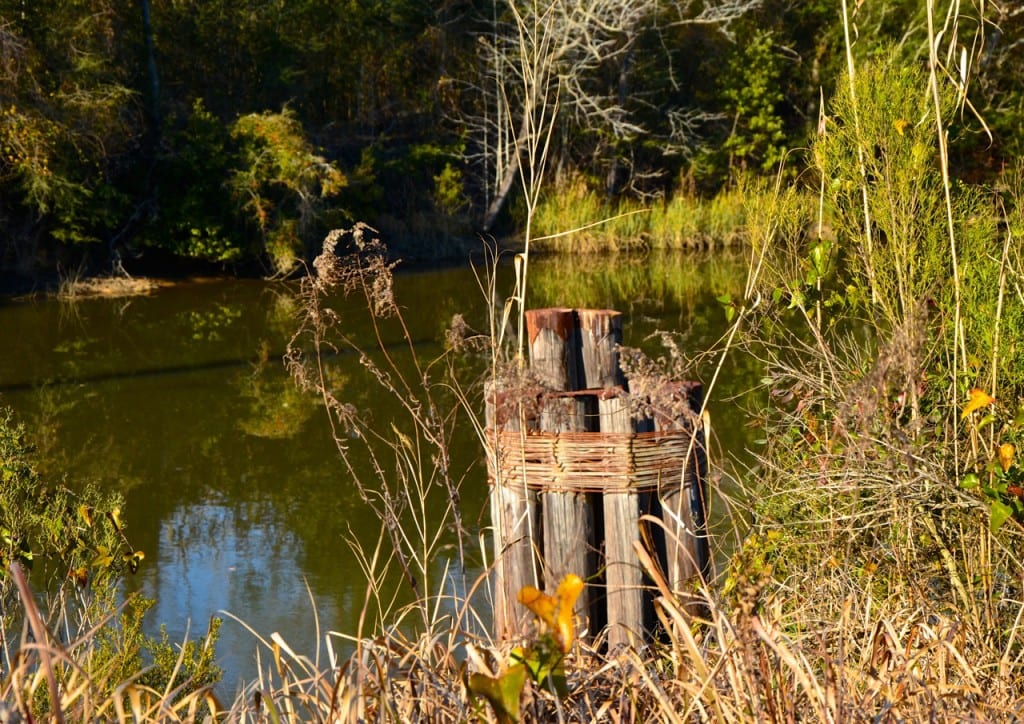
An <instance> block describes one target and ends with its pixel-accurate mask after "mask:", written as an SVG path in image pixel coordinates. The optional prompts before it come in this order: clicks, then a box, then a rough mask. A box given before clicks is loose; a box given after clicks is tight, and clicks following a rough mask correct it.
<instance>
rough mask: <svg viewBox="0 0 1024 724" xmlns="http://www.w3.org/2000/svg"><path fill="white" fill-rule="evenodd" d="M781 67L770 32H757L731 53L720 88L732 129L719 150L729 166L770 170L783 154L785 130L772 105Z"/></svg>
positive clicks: (779, 97) (779, 86)
mask: <svg viewBox="0 0 1024 724" xmlns="http://www.w3.org/2000/svg"><path fill="white" fill-rule="evenodd" d="M781 77H782V66H781V63H780V61H779V56H778V53H777V51H776V50H775V37H774V34H773V33H771V32H770V31H757V32H756V33H754V35H753V37H752V38H750V40H749V41H747V43H746V44H745V45H744V47H743V50H742V52H741V53H739V54H738V55H736V56H733V58H732V60H731V61H730V63H729V70H728V72H727V73H726V79H725V82H726V85H725V87H724V88H723V90H722V96H723V98H724V100H725V108H726V112H727V113H729V114H730V115H731V116H732V131H731V132H730V134H729V137H728V138H727V139H725V143H724V144H723V146H722V150H723V151H724V152H726V153H728V154H729V157H730V159H731V161H730V166H733V165H739V166H740V168H742V169H746V168H751V169H758V170H760V171H772V170H774V169H776V168H778V166H779V164H780V163H781V162H782V159H783V157H784V155H785V153H786V145H785V142H786V133H785V131H784V124H783V121H782V118H781V117H780V116H779V114H778V112H777V110H776V108H777V106H778V105H779V104H781V103H782V101H783V95H782V84H781V82H780V80H781Z"/></svg>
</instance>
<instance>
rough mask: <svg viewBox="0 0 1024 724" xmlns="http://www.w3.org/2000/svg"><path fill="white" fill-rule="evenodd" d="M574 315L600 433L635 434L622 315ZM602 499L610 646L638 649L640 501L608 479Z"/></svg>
mask: <svg viewBox="0 0 1024 724" xmlns="http://www.w3.org/2000/svg"><path fill="white" fill-rule="evenodd" d="M577 314H578V317H579V327H580V338H581V343H582V351H583V355H582V356H583V371H584V377H585V382H586V386H587V387H588V388H590V389H595V388H596V389H600V390H602V392H601V394H599V395H598V402H597V404H598V412H599V414H598V417H599V420H600V424H599V430H600V432H602V433H609V434H611V433H617V434H623V435H628V434H630V433H633V432H636V423H635V422H634V420H633V416H632V415H631V413H630V410H629V401H628V399H627V398H626V395H625V394H624V393H625V386H626V379H625V377H624V376H623V374H622V370H621V368H620V367H619V347H620V346H621V345H622V315H621V314H620V313H619V312H616V311H612V310H608V309H580V310H578V311H577ZM602 498H603V500H602V501H601V502H602V509H603V513H604V573H605V585H606V586H607V602H606V606H607V625H608V647H609V648H610V649H613V650H614V649H615V648H618V647H619V646H622V645H623V644H627V645H628V644H637V643H639V642H641V641H642V640H643V635H644V631H643V629H644V624H645V622H644V615H643V572H642V570H641V569H640V565H639V561H637V557H636V552H635V551H634V550H633V542H634V541H637V540H639V539H640V499H639V495H638V493H637V491H636V489H635V488H630V487H629V486H628V481H626V480H618V481H616V480H609V481H608V486H607V487H606V489H605V492H604V495H603V496H602Z"/></svg>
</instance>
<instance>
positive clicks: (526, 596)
mask: <svg viewBox="0 0 1024 724" xmlns="http://www.w3.org/2000/svg"><path fill="white" fill-rule="evenodd" d="M519 603H521V604H523V605H524V606H526V607H527V608H528V609H530V611H531V612H532V613H533V615H534V616H536V617H537V618H539V619H540V620H541V621H543V622H544V623H545V624H547V626H548V627H549V628H552V629H553V628H555V616H556V613H557V612H556V610H555V609H556V608H557V607H558V601H556V600H555V597H554V596H549V595H548V594H546V593H544V592H543V591H540V590H538V589H536V588H534V587H533V586H523V587H522V589H520V591H519Z"/></svg>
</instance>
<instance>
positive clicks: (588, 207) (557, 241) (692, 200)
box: [533, 178, 813, 253]
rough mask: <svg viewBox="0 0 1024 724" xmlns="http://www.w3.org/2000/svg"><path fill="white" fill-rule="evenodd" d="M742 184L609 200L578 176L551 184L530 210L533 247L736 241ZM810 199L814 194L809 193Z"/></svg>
mask: <svg viewBox="0 0 1024 724" xmlns="http://www.w3.org/2000/svg"><path fill="white" fill-rule="evenodd" d="M750 193H751V190H750V189H749V188H745V185H744V184H739V185H736V186H732V187H729V188H726V189H724V190H722V191H721V192H720V193H719V194H717V195H715V196H714V197H711V198H707V199H704V198H700V197H697V196H695V195H691V194H686V193H678V194H675V195H673V196H672V197H671V198H668V199H656V200H654V201H652V202H650V203H641V202H639V201H635V200H629V199H621V200H617V201H615V202H614V203H612V202H609V200H608V199H607V198H606V197H605V196H604V195H603V194H602V193H600V192H598V191H594V190H593V189H591V188H589V187H588V186H587V184H586V182H585V181H584V180H583V179H582V178H572V179H568V180H564V181H563V182H561V183H559V184H556V185H555V186H554V187H553V188H550V189H548V190H547V191H546V192H545V194H544V195H543V196H542V197H541V200H540V202H539V203H538V204H537V207H536V209H535V211H534V220H533V231H534V234H535V236H534V248H535V249H536V250H538V251H557V252H563V253H577V252H582V253H592V252H607V251H636V250H650V249H655V250H661V249H673V250H694V249H706V248H716V249H721V248H723V247H731V246H736V245H737V244H739V243H741V242H743V241H744V240H745V239H746V238H747V233H746V213H745V210H746V208H747V202H746V199H747V197H748V195H749V194H750ZM808 202H809V203H813V197H810V196H809V197H808Z"/></svg>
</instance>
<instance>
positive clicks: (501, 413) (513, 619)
mask: <svg viewBox="0 0 1024 724" xmlns="http://www.w3.org/2000/svg"><path fill="white" fill-rule="evenodd" d="M518 392H519V391H517V393H518ZM484 400H485V410H486V413H485V419H486V422H487V429H486V431H485V434H486V435H489V436H490V440H489V442H488V445H489V446H490V449H491V451H493V452H492V453H491V454H495V453H497V451H499V450H500V447H501V445H502V443H501V442H500V441H499V440H498V436H499V435H500V434H501V433H503V432H511V433H516V432H520V433H525V431H526V428H528V427H530V425H531V423H530V421H528V420H527V419H526V417H525V415H524V414H523V402H524V401H523V400H520V399H515V398H514V397H513V396H512V395H509V393H507V392H506V391H505V390H503V389H501V387H500V385H498V384H497V383H495V382H493V381H492V382H490V383H489V384H488V385H487V386H486V387H485V389H484ZM488 463H489V466H490V467H491V468H492V472H491V477H492V482H493V485H492V486H491V494H490V509H491V525H492V527H493V530H494V551H495V555H494V558H495V561H494V565H495V580H496V586H495V591H494V628H495V632H496V635H497V636H498V637H499V638H510V637H512V636H515V635H518V634H520V633H522V632H523V631H525V630H526V626H527V625H528V623H529V612H528V611H526V610H524V609H523V608H522V607H521V606H519V605H518V604H517V603H516V600H517V596H518V594H519V591H520V590H521V589H522V588H523V586H539V585H540V578H539V575H538V569H537V565H536V563H537V560H536V555H535V551H534V541H535V539H537V538H538V536H537V535H536V534H537V532H538V529H537V493H536V491H534V490H532V489H530V487H529V486H528V485H527V480H526V477H525V475H520V476H516V478H517V479H512V477H511V476H509V477H504V476H503V473H502V471H501V468H500V467H499V466H496V465H492V464H491V461H490V460H488Z"/></svg>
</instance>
